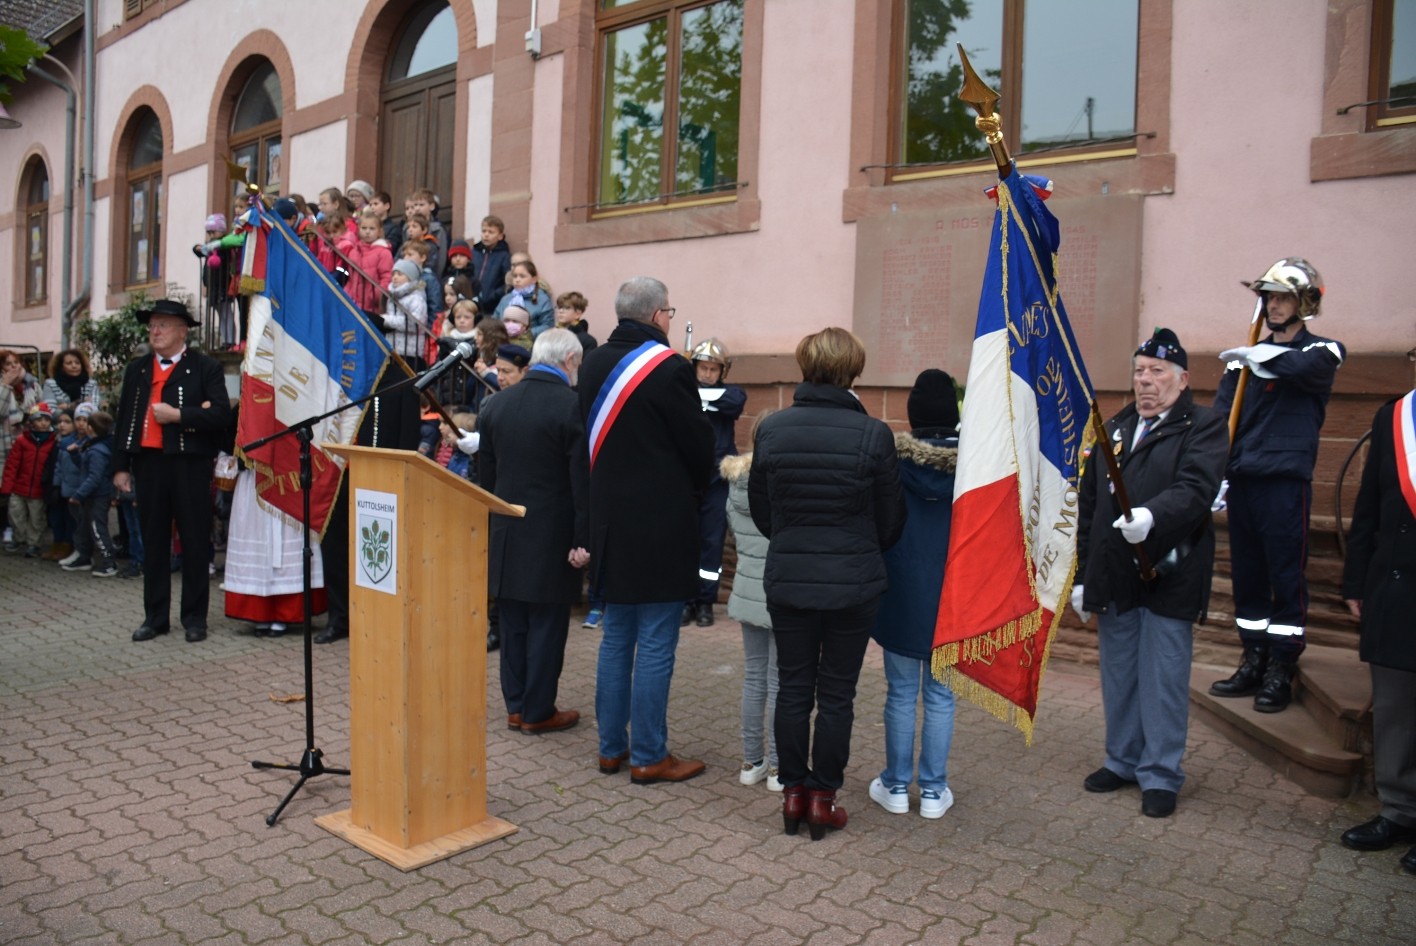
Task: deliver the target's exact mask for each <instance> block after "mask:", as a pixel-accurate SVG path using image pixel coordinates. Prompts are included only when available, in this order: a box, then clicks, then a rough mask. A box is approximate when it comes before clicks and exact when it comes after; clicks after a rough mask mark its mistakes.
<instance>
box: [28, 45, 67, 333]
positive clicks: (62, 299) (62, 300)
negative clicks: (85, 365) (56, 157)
mask: <svg viewBox="0 0 1416 946" xmlns="http://www.w3.org/2000/svg"><path fill="white" fill-rule="evenodd" d="M44 58H45V59H47V60H49V61H50V62H53V63H54V64H55V65H57V66H59V68H61V69H63V70H64V71H65V72H66V73H69V70H68V68H67V67H66V66H65V65H64V64H63V63H62V62H60V61H59V60H57V59H55V58H54V57H53V56H48V55H46V56H45V57H44ZM29 71H30V74H31V75H33V76H35V77H36V78H40V79H43V80H44V81H45V82H48V83H50V84H52V85H57V86H58V87H59V88H61V89H63V90H64V96H65V97H66V98H67V99H68V100H69V107H68V122H67V123H66V124H65V126H64V258H63V263H62V264H61V269H62V270H63V273H64V283H63V286H62V287H61V288H60V290H59V307H60V311H62V312H63V316H62V317H61V318H60V322H59V348H60V350H63V349H65V348H68V347H69V320H70V317H71V314H70V312H69V305H70V298H71V296H70V292H71V291H72V289H73V286H74V123H75V122H76V121H77V120H78V94H77V92H75V88H76V86H77V85H78V83H77V82H76V81H75V80H74V76H73V73H69V81H68V82H67V83H66V82H63V81H62V80H60V79H57V78H55V77H54V76H52V75H50V74H49V73H48V72H46V71H45V70H44V69H43V68H42V67H40V66H38V65H32V66H30V68H29Z"/></svg>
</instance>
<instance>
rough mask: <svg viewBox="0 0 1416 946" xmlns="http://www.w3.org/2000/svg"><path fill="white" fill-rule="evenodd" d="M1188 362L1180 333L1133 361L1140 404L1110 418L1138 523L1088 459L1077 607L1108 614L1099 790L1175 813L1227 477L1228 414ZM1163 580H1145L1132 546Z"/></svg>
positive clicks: (1110, 439) (1165, 336)
mask: <svg viewBox="0 0 1416 946" xmlns="http://www.w3.org/2000/svg"><path fill="white" fill-rule="evenodd" d="M1188 367H1189V360H1188V358H1187V357H1186V355H1185V349H1184V348H1183V347H1181V345H1180V340H1179V339H1178V338H1176V337H1175V333H1174V332H1172V331H1170V330H1169V329H1165V328H1162V329H1157V330H1156V332H1155V334H1154V335H1153V336H1152V337H1151V338H1149V339H1147V340H1146V342H1145V344H1143V345H1141V347H1140V348H1138V349H1136V354H1135V355H1134V356H1133V357H1132V359H1131V385H1132V390H1133V391H1134V392H1135V396H1136V399H1135V401H1134V402H1133V403H1131V404H1128V405H1126V406H1125V407H1123V408H1122V409H1121V410H1120V412H1118V413H1117V414H1116V416H1114V417H1112V418H1111V420H1109V421H1107V424H1106V430H1107V440H1106V442H1104V443H1098V444H1097V445H1096V447H1095V448H1094V449H1096V450H1110V451H1112V452H1113V453H1114V454H1115V456H1116V460H1117V463H1118V465H1119V467H1120V471H1121V476H1122V478H1123V479H1124V480H1125V486H1126V493H1127V495H1128V497H1129V499H1130V501H1131V503H1132V508H1131V518H1130V519H1127V518H1126V516H1125V514H1124V513H1123V512H1122V510H1121V508H1120V505H1119V504H1118V503H1117V501H1116V498H1115V489H1114V488H1113V484H1112V483H1111V480H1110V478H1109V476H1108V473H1107V469H1106V467H1105V466H1104V465H1103V463H1102V458H1101V457H1099V456H1093V458H1092V459H1091V460H1090V461H1089V462H1088V463H1087V464H1086V473H1085V475H1084V476H1083V478H1082V486H1081V494H1082V495H1081V518H1080V524H1079V527H1078V535H1077V579H1076V580H1077V584H1076V585H1074V586H1073V587H1072V607H1073V608H1074V609H1075V610H1076V611H1077V613H1078V616H1079V617H1080V618H1081V619H1082V621H1083V622H1085V621H1086V620H1087V619H1088V618H1089V617H1090V614H1093V613H1094V614H1096V615H1097V628H1098V633H1097V641H1098V647H1099V649H1100V655H1101V702H1102V710H1103V713H1104V715H1105V718H1106V760H1105V762H1104V763H1103V765H1102V767H1101V768H1099V769H1097V770H1096V771H1095V772H1093V773H1092V774H1091V775H1089V776H1087V778H1086V780H1085V782H1083V787H1084V788H1085V789H1086V790H1087V791H1089V792H1114V791H1116V790H1117V789H1120V788H1123V787H1125V786H1127V785H1130V784H1138V785H1139V786H1140V789H1141V813H1142V814H1145V815H1147V816H1149V817H1152V818H1165V817H1169V816H1170V815H1171V814H1172V813H1173V812H1174V811H1175V798H1176V795H1177V794H1178V793H1179V791H1180V786H1181V784H1182V783H1183V782H1184V780H1185V774H1184V772H1183V771H1182V770H1181V768H1180V759H1181V756H1183V755H1184V752H1185V733H1186V729H1187V727H1188V710H1189V686H1190V659H1191V653H1192V650H1193V643H1194V642H1193V638H1192V636H1191V634H1192V631H1193V625H1194V623H1195V621H1196V620H1198V619H1200V618H1201V617H1203V616H1204V613H1205V606H1206V604H1207V602H1208V600H1209V587H1210V572H1211V570H1212V568H1213V565H1214V525H1213V523H1212V521H1211V513H1210V503H1211V501H1212V500H1213V499H1214V496H1215V493H1216V491H1217V490H1218V489H1219V483H1220V479H1221V478H1222V477H1223V475H1224V462H1225V457H1226V455H1227V453H1228V447H1229V438H1228V435H1227V432H1226V430H1225V425H1224V416H1223V415H1222V414H1220V413H1219V412H1218V411H1215V410H1212V409H1210V408H1206V407H1200V406H1198V405H1196V404H1195V401H1194V396H1193V394H1192V393H1191V392H1190V373H1189V371H1188V370H1187V369H1188ZM1137 544H1139V545H1142V546H1143V547H1144V548H1145V551H1146V554H1147V556H1148V558H1149V561H1150V562H1151V563H1153V564H1154V565H1155V570H1156V577H1155V578H1153V579H1152V580H1150V581H1145V580H1143V579H1142V578H1141V575H1140V570H1139V568H1138V566H1137V564H1136V560H1135V558H1134V557H1133V556H1134V551H1133V549H1132V546H1133V545H1137Z"/></svg>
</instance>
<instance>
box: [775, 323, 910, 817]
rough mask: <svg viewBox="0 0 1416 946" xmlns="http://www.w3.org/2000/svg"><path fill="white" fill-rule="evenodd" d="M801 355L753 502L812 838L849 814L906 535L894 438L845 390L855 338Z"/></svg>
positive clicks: (814, 339)
mask: <svg viewBox="0 0 1416 946" xmlns="http://www.w3.org/2000/svg"><path fill="white" fill-rule="evenodd" d="M796 358H797V364H798V365H800V366H801V372H802V379H803V380H802V383H801V384H800V385H798V386H797V389H796V398H795V400H794V401H793V403H792V406H791V407H789V408H787V409H786V410H783V411H781V412H779V413H777V414H775V415H773V416H772V417H770V418H768V419H767V420H766V421H764V422H763V423H762V425H761V427H760V428H759V429H758V432H757V439H756V442H755V444H754V447H753V460H752V473H751V476H750V479H749V480H748V498H749V500H750V502H751V507H752V519H753V522H755V523H756V524H757V527H758V528H759V529H760V530H762V534H763V535H765V536H766V537H767V538H768V539H769V540H770V544H769V546H768V549H767V567H766V573H765V574H764V576H763V585H764V587H765V589H766V592H767V610H768V612H769V613H770V614H771V616H772V630H773V634H774V635H775V636H776V639H777V669H778V676H779V678H780V689H779V691H778V694H777V719H776V734H777V754H778V756H779V761H780V764H781V781H782V785H783V787H784V789H785V793H784V797H783V801H782V820H783V824H784V826H785V828H786V832H787V834H796V832H797V826H798V824H799V823H800V822H801V820H802V819H803V818H805V819H806V822H807V825H808V827H809V828H810V830H811V837H812V840H817V839H819V838H820V837H822V835H824V834H825V833H826V830H827V829H828V828H841V827H844V826H845V824H846V812H845V809H843V808H839V807H837V805H836V792H837V790H838V789H840V787H841V784H842V782H843V781H844V779H845V768H846V761H847V759H848V758H849V757H850V748H851V725H852V723H853V722H854V720H855V707H854V704H855V690H856V680H857V679H858V678H859V676H860V666H861V662H862V661H863V660H864V659H865V648H866V645H867V644H868V643H869V642H870V628H871V626H872V625H873V624H874V622H875V611H876V608H877V606H878V603H879V599H880V595H881V594H882V593H883V592H884V591H885V586H886V580H885V562H884V559H883V557H882V556H881V553H882V552H883V551H884V550H885V549H887V548H889V547H890V546H891V545H893V544H894V543H895V541H896V540H897V539H898V538H899V537H900V532H901V530H902V529H903V528H904V524H905V500H904V494H903V492H902V491H901V489H900V477H899V470H898V468H897V461H896V457H895V438H894V435H893V434H892V433H891V432H890V428H888V427H886V426H885V424H884V423H882V422H881V421H878V420H874V419H872V418H871V417H870V416H869V415H868V414H866V412H865V408H864V407H862V406H861V403H860V401H859V399H857V398H856V396H855V394H854V393H853V392H852V391H851V389H850V387H851V384H852V383H853V382H854V381H855V379H856V378H858V377H859V376H860V373H861V371H862V370H863V369H864V368H865V346H863V345H862V344H861V342H860V339H858V338H856V337H855V336H854V335H852V334H851V333H850V332H848V331H846V330H845V329H842V328H828V329H824V330H822V331H820V332H817V333H816V334H815V335H808V336H807V337H806V338H803V339H802V340H801V342H800V344H798V345H797V350H796ZM813 707H815V709H816V714H817V715H816V739H815V743H814V744H811V712H812V708H813ZM808 756H809V758H810V764H809V765H808Z"/></svg>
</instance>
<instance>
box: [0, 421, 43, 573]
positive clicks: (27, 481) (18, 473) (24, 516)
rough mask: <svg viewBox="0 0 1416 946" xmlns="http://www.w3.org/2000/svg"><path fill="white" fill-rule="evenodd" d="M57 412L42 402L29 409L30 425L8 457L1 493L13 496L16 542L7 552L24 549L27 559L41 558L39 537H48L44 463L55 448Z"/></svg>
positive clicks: (12, 510)
mask: <svg viewBox="0 0 1416 946" xmlns="http://www.w3.org/2000/svg"><path fill="white" fill-rule="evenodd" d="M53 426H54V414H53V413H52V412H51V411H50V410H49V405H48V404H47V403H46V402H44V401H40V402H39V403H38V404H36V405H35V406H34V407H32V408H31V409H30V412H29V424H28V426H27V427H26V428H25V431H24V433H22V434H20V436H19V437H17V438H16V439H15V445H14V446H13V447H11V448H10V455H9V456H7V457H6V458H5V476H4V482H3V485H0V493H8V494H9V496H10V525H11V527H12V528H13V529H14V530H15V533H14V536H15V537H14V541H13V542H10V543H7V544H6V545H5V551H7V552H19V551H21V550H23V551H24V553H25V557H26V558H38V557H39V540H40V539H41V538H42V537H43V536H44V529H45V525H46V521H45V520H46V518H47V517H46V512H45V506H44V465H45V464H46V463H48V462H49V454H50V452H51V451H52V450H53V449H54V431H53V429H52V428H53Z"/></svg>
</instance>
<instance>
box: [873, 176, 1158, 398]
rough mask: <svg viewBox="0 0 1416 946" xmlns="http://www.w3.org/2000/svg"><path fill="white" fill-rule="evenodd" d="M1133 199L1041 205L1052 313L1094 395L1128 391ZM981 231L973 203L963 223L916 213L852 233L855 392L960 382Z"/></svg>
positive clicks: (1137, 220)
mask: <svg viewBox="0 0 1416 946" xmlns="http://www.w3.org/2000/svg"><path fill="white" fill-rule="evenodd" d="M1142 201H1143V198H1142V197H1141V196H1139V195H1126V196H1109V197H1074V198H1066V197H1060V196H1054V197H1053V198H1052V199H1051V200H1049V201H1048V202H1047V203H1048V209H1050V210H1051V211H1052V213H1053V214H1054V215H1055V216H1056V217H1057V219H1058V221H1059V223H1060V225H1061V227H1062V245H1061V247H1060V249H1059V250H1058V270H1059V276H1058V279H1059V282H1060V286H1061V292H1062V303H1063V305H1064V306H1065V307H1066V310H1067V315H1068V318H1069V319H1070V321H1071V323H1072V331H1073V333H1074V334H1075V335H1076V337H1077V345H1078V347H1079V348H1080V350H1081V354H1082V359H1083V360H1084V361H1085V362H1086V366H1087V372H1088V374H1090V376H1091V379H1092V384H1093V385H1094V386H1095V387H1096V388H1097V389H1099V390H1125V389H1127V388H1129V387H1130V377H1131V372H1130V356H1131V352H1133V351H1134V350H1135V347H1136V344H1137V341H1138V339H1139V335H1140V330H1139V328H1138V321H1139V320H1138V313H1139V310H1140V275H1141V207H1142ZM993 221H994V214H993V205H992V204H991V203H990V202H989V201H988V200H987V198H985V197H983V196H982V195H980V197H979V205H978V208H977V210H976V211H975V212H974V213H959V212H952V213H946V212H936V211H917V212H911V213H898V214H891V215H888V216H884V217H871V218H866V219H862V220H861V221H860V222H859V223H858V224H857V225H856V227H857V229H856V281H855V324H854V331H855V333H856V334H857V335H859V336H860V337H861V340H862V341H864V342H865V346H866V351H867V353H868V354H867V357H866V364H865V375H864V376H863V377H862V379H861V381H862V383H864V384H868V385H885V386H896V387H909V386H910V385H912V384H913V383H914V379H915V376H916V375H918V374H919V372H921V371H923V370H924V369H925V368H943V369H944V370H945V371H948V372H949V373H950V374H952V375H954V376H955V377H957V378H959V379H960V380H964V379H965V376H966V375H967V374H968V367H969V353H970V349H971V348H972V345H973V334H974V323H975V320H976V318H977V316H978V296H979V288H980V287H981V286H982V284H983V270H984V265H985V263H986V262H987V258H988V241H989V236H990V228H991V227H992V226H993V225H994V224H993ZM964 383H965V384H967V381H964Z"/></svg>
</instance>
